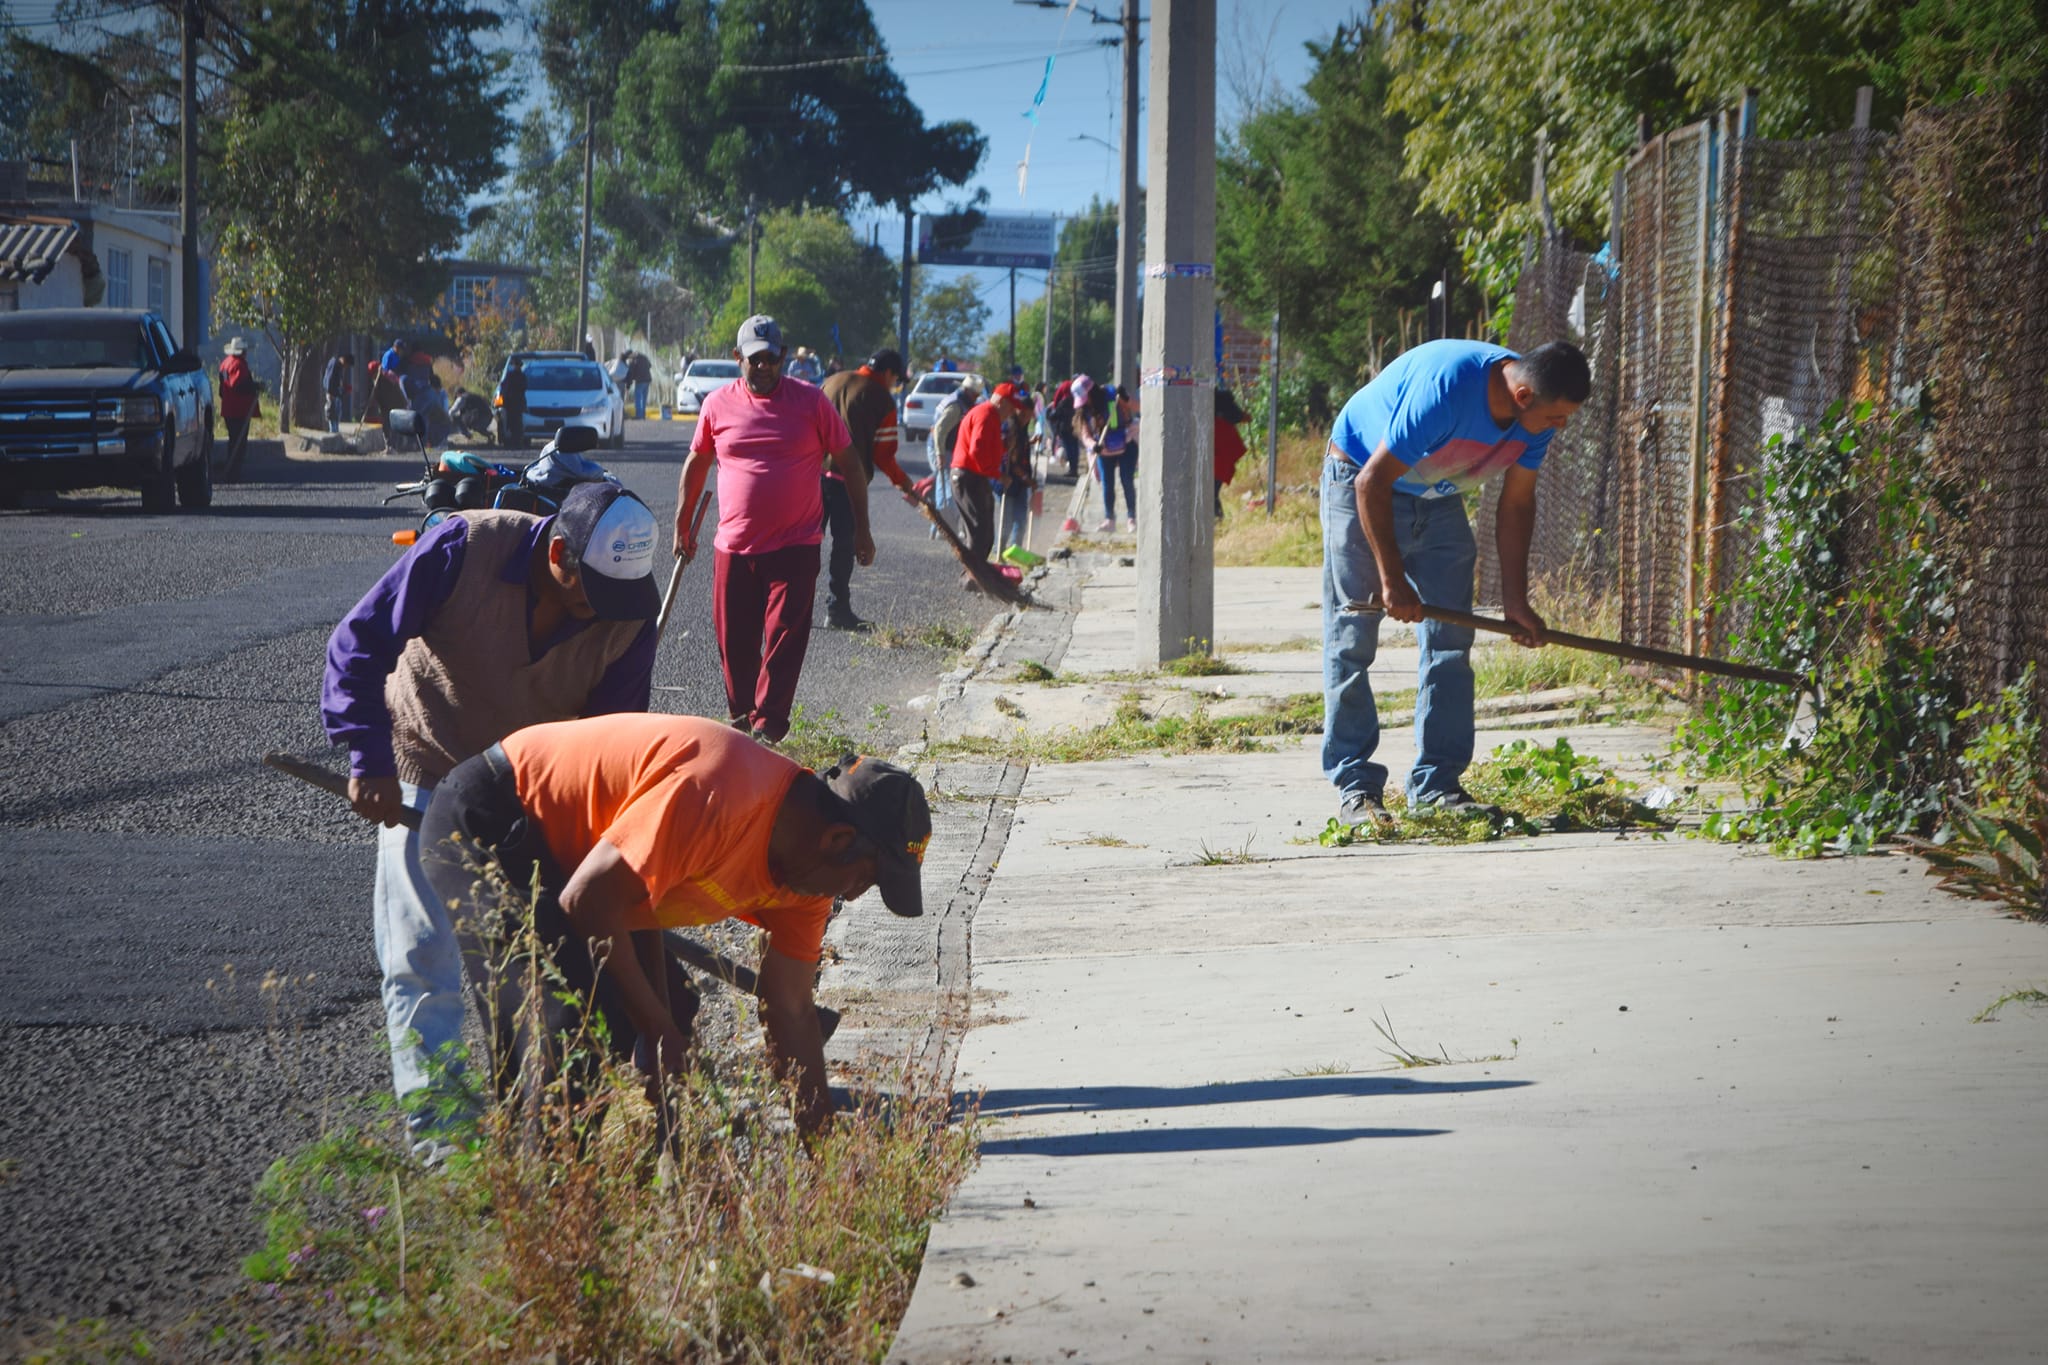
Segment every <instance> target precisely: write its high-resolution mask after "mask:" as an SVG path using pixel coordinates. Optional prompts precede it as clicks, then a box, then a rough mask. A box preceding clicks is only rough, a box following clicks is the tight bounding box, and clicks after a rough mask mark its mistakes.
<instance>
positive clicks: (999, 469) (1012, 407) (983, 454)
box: [953, 384, 1024, 582]
mask: <svg viewBox="0 0 2048 1365" xmlns="http://www.w3.org/2000/svg"><path fill="white" fill-rule="evenodd" d="M1023 414H1024V409H1023V406H1022V405H1021V404H1019V403H1018V401H1017V386H1016V385H1015V384H998V385H996V387H995V392H994V393H991V394H990V395H989V401H988V402H986V403H978V404H976V405H975V406H974V407H971V408H969V409H968V410H967V415H966V416H965V417H963V418H961V419H960V430H959V432H958V433H957V434H956V435H955V436H954V437H953V499H954V501H955V502H956V503H958V504H959V507H960V520H961V522H962V523H963V524H964V525H965V527H966V529H967V553H968V554H969V555H971V556H972V557H973V558H975V559H977V560H979V561H981V562H982V563H984V564H986V563H987V562H988V555H989V551H990V550H992V549H994V548H995V543H996V499H995V489H994V482H995V480H997V479H999V478H1001V477H1002V476H1003V461H1004V459H1005V458H1006V457H1007V456H1008V455H1009V451H1010V443H1009V440H1008V438H1007V437H1006V436H1005V435H1004V432H1003V423H1005V422H1013V423H1014V422H1018V421H1021V420H1022V419H1023ZM962 581H963V582H972V581H973V575H972V574H968V575H966V576H964V577H963V579H962Z"/></svg>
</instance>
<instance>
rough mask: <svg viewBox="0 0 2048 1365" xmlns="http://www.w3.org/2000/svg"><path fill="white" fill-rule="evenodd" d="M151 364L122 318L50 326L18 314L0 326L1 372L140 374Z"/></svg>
mask: <svg viewBox="0 0 2048 1365" xmlns="http://www.w3.org/2000/svg"><path fill="white" fill-rule="evenodd" d="M152 363H153V361H152V358H151V356H150V351H149V343H148V341H147V340H146V338H145V337H144V334H143V331H142V329H141V328H140V327H138V326H136V325H135V324H134V323H133V322H129V321H126V320H125V319H123V320H116V319H112V318H109V319H105V320H102V319H99V318H90V319H85V320H81V321H78V322H50V321H48V320H47V319H43V320H34V314H32V313H17V314H15V315H14V317H13V318H11V319H10V320H9V321H8V322H7V323H6V324H0V369H23V368H33V369H44V370H61V369H101V368H108V367H111V368H114V369H122V370H139V369H143V368H145V367H146V366H148V365H150V364H152Z"/></svg>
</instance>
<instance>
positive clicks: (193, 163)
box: [178, 0, 206, 351]
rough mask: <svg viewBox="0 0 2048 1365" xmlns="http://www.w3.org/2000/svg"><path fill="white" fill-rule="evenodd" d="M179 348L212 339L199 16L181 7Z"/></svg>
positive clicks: (190, 6)
mask: <svg viewBox="0 0 2048 1365" xmlns="http://www.w3.org/2000/svg"><path fill="white" fill-rule="evenodd" d="M178 13H179V23H178V30H179V34H178V102H179V105H180V110H179V118H178V124H179V127H178V293H179V295H180V297H179V300H178V305H179V307H178V344H179V345H180V346H182V347H184V348H185V349H186V350H188V351H197V350H198V349H199V347H200V344H201V343H202V342H203V341H204V340H205V339H206V326H205V323H204V320H203V317H202V314H201V313H200V309H199V304H200V299H199V11H198V4H197V0H184V3H183V4H181V5H179V6H178Z"/></svg>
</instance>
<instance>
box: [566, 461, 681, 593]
mask: <svg viewBox="0 0 2048 1365" xmlns="http://www.w3.org/2000/svg"><path fill="white" fill-rule="evenodd" d="M551 534H552V535H555V536H560V537H561V538H562V539H563V540H566V541H568V542H569V548H570V549H571V550H573V551H574V552H575V553H576V557H577V558H578V559H579V560H581V561H582V565H583V567H582V569H581V577H582V582H583V593H584V596H586V597H588V598H589V599H590V609H591V610H592V611H594V612H596V613H597V617H598V619H599V620H601V621H647V620H652V619H653V618H654V617H655V616H656V615H657V614H659V613H660V611H661V590H660V589H659V588H657V587H655V585H654V541H655V527H654V513H653V512H651V511H649V510H648V507H647V504H646V503H644V502H642V501H640V499H638V498H636V497H634V496H633V495H632V494H631V493H628V492H627V491H626V490H625V489H623V488H621V487H619V486H618V485H617V484H615V483H609V482H605V483H579V484H577V485H576V486H575V487H574V488H571V489H570V490H569V495H568V496H567V497H565V498H563V499H562V510H561V511H559V512H557V513H555V519H554V527H553V530H552V532H551Z"/></svg>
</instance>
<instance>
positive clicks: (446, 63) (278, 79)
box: [206, 0, 507, 393]
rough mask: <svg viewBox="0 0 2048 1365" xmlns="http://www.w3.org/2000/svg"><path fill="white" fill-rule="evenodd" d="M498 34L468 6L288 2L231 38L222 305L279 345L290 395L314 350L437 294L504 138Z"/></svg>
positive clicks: (219, 231) (220, 196)
mask: <svg viewBox="0 0 2048 1365" xmlns="http://www.w3.org/2000/svg"><path fill="white" fill-rule="evenodd" d="M497 24H498V18H497V16H496V15H495V14H492V13H490V12H488V11H484V10H477V9H468V8H465V7H463V5H462V4H461V3H460V0H342V2H337V0H283V2H282V3H278V4H274V5H272V6H271V7H270V8H269V9H268V10H267V11H266V12H265V14H264V18H263V22H262V23H261V24H260V25H259V24H256V23H253V22H252V23H248V24H234V25H230V26H228V27H226V29H225V30H224V32H223V33H222V35H221V41H222V43H223V46H224V48H225V51H226V54H227V57H228V59H229V60H230V62H231V63H232V70H233V74H232V78H231V80H230V81H229V92H228V106H227V111H226V115H225V117H224V119H223V120H222V121H221V123H220V125H219V130H218V135H219V140H220V141H219V151H218V161H217V164H216V171H215V174H214V175H213V177H212V178H211V180H210V182H209V183H208V185H207V187H206V190H207V203H208V205H209V208H210V210H211V222H212V223H213V225H214V228H215V232H216V237H217V242H218V247H217V250H216V253H215V256H216V259H215V279H216V282H217V298H216V307H217V310H218V311H219V312H220V314H221V315H222V316H223V317H224V318H225V319H227V320H229V321H232V322H237V323H241V324H243V325H247V326H261V327H263V328H265V329H266V330H267V331H269V332H270V333H271V335H272V337H273V339H274V340H275V341H276V342H277V343H278V349H279V353H280V355H281V356H283V358H284V362H285V375H284V387H285V389H286V391H287V392H288V393H289V392H291V391H292V390H293V389H294V388H295V387H296V380H297V377H298V375H297V371H298V366H299V361H300V360H301V359H302V358H303V356H304V355H305V353H306V351H307V348H309V347H312V346H315V345H319V344H321V343H323V342H324V341H326V340H327V339H328V338H329V337H331V336H333V335H334V334H335V333H337V332H340V331H343V330H346V329H347V328H348V327H349V326H350V325H351V324H353V323H356V322H360V321H367V320H368V318H369V317H370V316H371V315H372V313H373V312H374V310H375V309H376V307H377V306H378V305H379V304H380V303H395V304H397V305H400V306H401V307H403V306H413V307H416V306H418V305H421V304H424V303H426V302H429V301H431V300H432V299H433V298H434V297H435V296H436V295H437V294H438V293H439V292H440V289H441V285H442V280H441V278H440V276H441V268H440V266H439V263H438V261H437V259H436V258H437V257H439V256H441V255H443V254H444V253H446V252H447V251H448V250H450V249H451V248H452V247H454V246H455V244H456V242H457V241H458V239H459V238H460V236H461V233H462V230H463V227H464V224H465V221H466V215H465V204H466V201H467V199H468V197H469V196H470V195H471V194H473V193H475V192H476V191H478V190H480V189H482V188H483V187H484V186H485V185H487V184H488V183H490V182H491V181H492V180H493V179H494V178H496V176H497V173H498V148H499V144H500V143H501V142H502V141H503V139H504V135H505V133H506V132H507V126H506V122H505V118H504V115H503V114H502V113H501V112H500V110H499V90H498V83H499V77H500V73H501V70H502V62H501V61H500V60H499V59H498V58H496V57H494V56H492V55H490V54H488V53H486V52H484V51H483V49H482V47H481V45H480V43H479V41H478V40H479V38H480V36H481V35H483V34H485V33H488V32H490V31H491V30H492V29H494V28H495V27H496V26H497ZM423 33H432V34H434V35H436V44H435V48H434V53H433V56H434V60H433V61H431V62H428V61H423V60H421V57H422V52H421V48H420V46H419V42H418V35H420V34H423Z"/></svg>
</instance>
